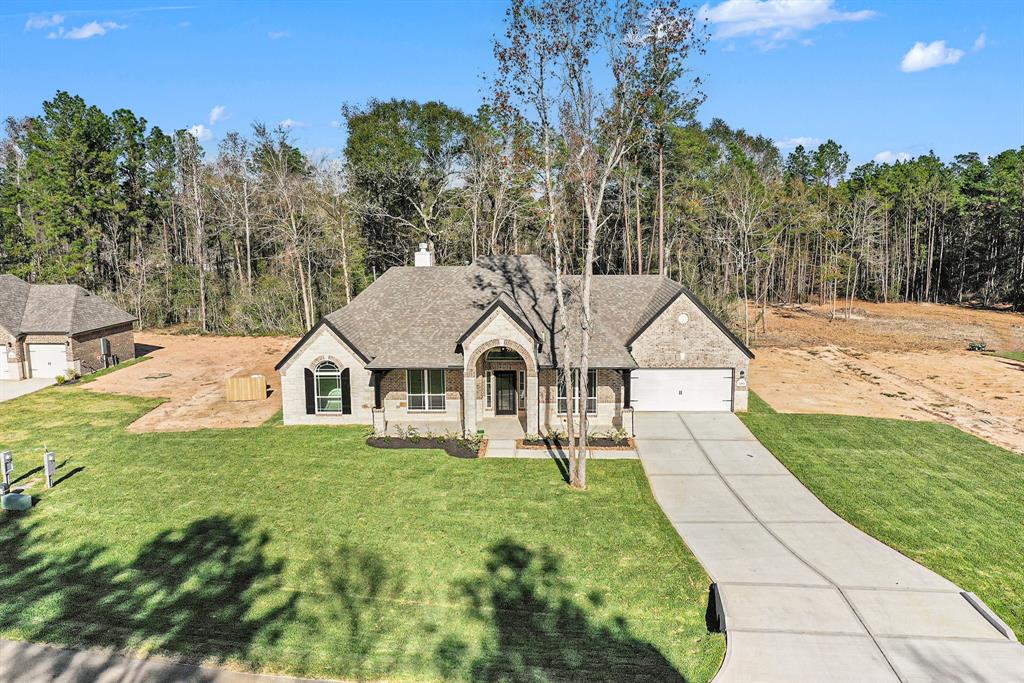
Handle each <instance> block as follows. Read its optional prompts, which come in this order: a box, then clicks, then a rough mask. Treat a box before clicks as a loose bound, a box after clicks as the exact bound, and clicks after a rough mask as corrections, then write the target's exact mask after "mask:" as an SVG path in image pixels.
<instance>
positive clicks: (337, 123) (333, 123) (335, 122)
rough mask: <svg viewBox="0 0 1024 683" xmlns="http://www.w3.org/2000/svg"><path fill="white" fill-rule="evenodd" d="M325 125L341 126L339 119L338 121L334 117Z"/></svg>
mask: <svg viewBox="0 0 1024 683" xmlns="http://www.w3.org/2000/svg"><path fill="white" fill-rule="evenodd" d="M327 125H328V126H330V127H331V128H341V121H338V120H337V119H335V120H333V121H331V122H330V123H328V124H327Z"/></svg>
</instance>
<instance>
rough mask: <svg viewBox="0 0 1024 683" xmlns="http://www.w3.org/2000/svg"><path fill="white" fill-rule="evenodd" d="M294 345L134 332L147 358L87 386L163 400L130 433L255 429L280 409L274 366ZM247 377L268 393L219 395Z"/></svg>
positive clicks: (287, 340) (290, 342) (286, 341)
mask: <svg viewBox="0 0 1024 683" xmlns="http://www.w3.org/2000/svg"><path fill="white" fill-rule="evenodd" d="M295 341H296V340H295V339H293V338H290V337H201V336H196V335H172V334H159V333H154V332H146V331H143V332H138V333H136V335H135V346H136V352H137V353H145V354H146V355H148V356H149V357H150V359H149V360H147V361H146V362H145V363H137V364H135V365H133V366H131V367H126V368H123V369H119V370H117V371H116V372H111V373H109V374H106V375H103V376H101V377H98V378H96V380H95V381H93V382H91V383H89V384H88V385H87V387H86V388H87V389H88V390H90V391H98V392H103V393H113V394H128V395H131V396H148V397H160V398H166V399H167V400H166V401H165V402H164V403H163V404H162V405H160V406H159V407H157V408H156V409H154V410H152V411H150V412H148V413H146V414H144V415H142V416H141V417H140V418H139V419H138V420H136V421H135V422H134V423H132V425H131V426H130V427H129V428H128V429H129V431H132V432H175V431H189V430H193V429H204V428H232V427H255V426H257V425H260V424H263V423H264V422H266V421H267V419H269V418H270V417H271V416H272V415H274V413H276V412H277V411H279V410H280V409H281V395H280V389H281V378H280V376H279V375H278V374H277V371H276V370H274V365H276V364H277V362H278V361H279V360H281V358H282V357H283V356H284V354H285V353H287V352H288V349H290V348H291V347H292V345H293V344H295ZM251 374H262V375H264V376H265V377H266V378H267V384H269V385H270V395H269V396H268V397H267V398H266V399H264V400H262V401H245V402H236V403H229V402H228V401H227V399H226V397H225V394H224V384H225V381H226V380H227V379H228V377H233V376H235V375H251Z"/></svg>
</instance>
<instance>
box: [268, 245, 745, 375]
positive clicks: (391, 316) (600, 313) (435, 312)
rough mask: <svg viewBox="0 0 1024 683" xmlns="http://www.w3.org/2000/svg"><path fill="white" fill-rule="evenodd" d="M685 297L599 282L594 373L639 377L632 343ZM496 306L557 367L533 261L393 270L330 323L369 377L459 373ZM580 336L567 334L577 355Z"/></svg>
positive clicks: (665, 286) (575, 282) (649, 283)
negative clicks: (462, 344)
mask: <svg viewBox="0 0 1024 683" xmlns="http://www.w3.org/2000/svg"><path fill="white" fill-rule="evenodd" d="M563 282H564V285H565V291H566V308H567V309H568V312H569V313H568V314H569V317H570V319H572V320H578V318H579V315H580V311H581V306H580V291H579V290H580V285H581V278H580V277H579V276H570V277H566V278H564V279H563ZM683 292H686V293H687V295H688V296H690V297H691V298H694V300H695V301H696V299H695V297H693V295H692V294H691V293H689V292H687V291H686V290H685V288H683V286H682V285H680V284H679V283H677V282H674V281H672V280H670V279H668V278H665V277H661V276H658V275H595V276H594V279H593V283H592V288H591V310H592V316H593V325H592V328H591V329H592V335H591V342H590V344H591V353H590V364H591V366H592V367H604V368H635V367H636V361H634V360H633V357H632V355H630V353H629V349H628V346H629V343H630V342H631V341H632V339H633V337H634V336H635V335H636V334H637V333H638V332H639V331H641V330H642V329H643V328H644V327H645V326H646V325H647V324H648V323H649V322H650V321H651V319H652V318H653V317H654V316H656V315H658V314H659V313H660V312H661V311H662V310H664V308H665V307H666V306H667V305H668V304H670V303H671V302H672V301H674V300H675V298H676V297H678V296H679V295H680V294H681V293H683ZM499 299H500V300H501V301H502V302H504V303H505V304H506V305H507V306H508V307H509V308H510V309H511V310H512V312H514V313H515V314H516V317H518V318H519V319H520V320H521V321H522V324H524V325H525V326H526V327H527V328H528V329H527V331H528V332H529V333H530V334H532V335H533V336H534V337H535V338H537V340H538V341H539V344H538V346H539V353H538V355H539V361H540V364H541V366H543V367H552V366H554V365H555V364H556V363H555V358H556V357H557V356H555V355H553V353H552V352H553V350H556V349H557V352H558V354H559V355H560V353H561V348H562V345H563V344H564V343H565V341H566V339H565V330H564V329H562V326H561V325H560V324H559V320H560V319H559V317H558V315H557V308H558V306H557V297H556V295H555V277H554V272H553V271H552V270H551V268H550V267H548V265H547V264H546V263H545V262H544V261H543V260H542V259H541V258H539V257H537V256H497V257H486V258H480V259H477V260H476V261H475V262H474V263H473V264H472V265H468V266H431V267H408V266H407V267H397V268H391V269H390V270H388V271H387V272H385V273H384V275H382V276H381V277H379V278H378V279H377V280H376V281H375V282H374V283H373V284H372V285H370V286H369V287H368V288H367V289H366V290H364V291H363V292H362V293H360V294H359V296H357V297H356V298H354V299H353V300H352V302H351V303H349V304H348V305H347V306H345V307H343V308H340V309H338V310H336V311H334V312H333V313H329V314H328V315H327V316H325V318H324V322H326V323H327V324H329V325H330V326H331V327H332V328H334V329H335V330H336V331H337V332H338V333H340V334H341V335H343V336H344V337H345V338H346V340H347V341H348V342H349V343H350V344H351V345H352V346H354V347H355V348H356V351H358V352H359V353H360V354H362V355H363V356H364V357H366V358H369V359H371V360H370V363H369V364H368V365H367V367H370V368H373V369H389V368H408V367H427V368H445V367H462V362H463V358H462V355H461V353H460V352H459V351H460V350H459V341H460V340H461V339H462V337H463V335H464V334H465V333H466V332H467V331H468V330H469V329H470V328H471V327H472V326H473V325H474V323H476V322H477V321H478V320H479V319H480V317H481V316H482V315H485V314H486V313H487V311H488V309H489V308H490V307H491V306H492V305H493V304H494V303H495V301H497V300H499ZM697 305H698V306H700V303H699V302H697ZM702 308H703V307H702ZM704 310H705V312H706V313H707V314H708V315H709V316H711V314H710V312H708V311H707V310H706V309H704ZM711 318H712V320H714V321H715V323H716V324H718V325H719V326H721V327H722V329H723V330H725V331H726V333H727V334H730V333H729V332H728V330H726V329H725V327H724V326H722V325H721V323H719V322H718V321H717V320H715V319H714V316H711ZM578 328H579V326H578V325H576V324H574V325H572V326H570V334H569V341H570V343H572V345H573V348H575V349H579V329H578ZM730 338H732V339H733V341H736V342H737V343H739V342H738V340H736V339H735V337H732V335H731V334H730ZM301 346H302V343H301V342H300V343H299V344H298V345H296V347H295V348H296V349H298V348H299V347H301ZM740 346H741V348H745V347H743V346H742V344H740ZM290 356H291V354H289V355H288V356H285V358H283V359H282V360H281V363H280V364H279V367H280V366H281V365H283V364H284V363H285V362H287V360H288V358H289V357H290Z"/></svg>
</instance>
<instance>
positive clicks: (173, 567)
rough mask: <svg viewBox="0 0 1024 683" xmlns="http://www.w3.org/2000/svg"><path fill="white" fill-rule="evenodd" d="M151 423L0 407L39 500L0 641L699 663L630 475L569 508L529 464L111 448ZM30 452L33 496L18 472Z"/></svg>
mask: <svg viewBox="0 0 1024 683" xmlns="http://www.w3.org/2000/svg"><path fill="white" fill-rule="evenodd" d="M154 362H155V361H146V362H144V363H139V364H138V365H137V366H135V367H133V368H127V369H125V372H128V371H131V370H135V369H139V370H144V371H146V372H151V371H152V367H147V366H151V365H152V364H153V363H154ZM117 374H118V373H117V372H115V373H113V375H110V376H116V375H117ZM98 382H99V380H97V383H98ZM158 404H159V399H147V398H137V397H129V396H120V395H114V394H106V393H96V392H92V391H87V390H86V389H84V388H80V387H56V388H51V389H46V390H43V391H41V392H38V393H36V394H32V395H30V396H26V397H23V398H20V399H17V400H15V401H11V402H9V403H5V404H3V405H2V406H0V434H2V435H3V437H2V438H3V441H4V443H3V446H4V447H10V448H13V449H14V452H15V454H16V458H17V461H16V464H17V467H18V469H17V470H16V471H15V476H16V477H18V481H17V485H18V486H24V487H27V488H28V489H29V491H31V492H32V493H33V494H34V495H36V496H37V497H38V503H37V505H36V507H35V508H34V509H33V510H32V511H31V512H29V513H25V514H23V515H20V516H14V515H7V516H2V517H0V547H2V548H3V552H2V553H0V595H3V596H4V599H3V600H2V601H0V637H5V638H16V639H23V640H32V641H37V642H50V643H61V644H71V645H90V646H101V647H109V648H113V649H116V650H119V651H128V652H143V653H151V652H152V653H165V654H174V655H181V656H184V657H186V658H188V659H190V660H196V661H204V662H208V663H216V664H223V665H227V666H232V667H239V668H246V669H252V670H261V671H266V672H285V673H291V674H301V675H309V676H324V677H334V678H349V679H358V680H380V679H386V680H400V681H424V680H450V681H466V680H580V681H584V680H585V681H622V680H631V681H652V682H653V681H680V682H681V681H683V680H686V681H705V680H708V679H710V678H711V677H712V676H713V675H714V674H715V672H716V671H717V669H718V666H719V664H720V663H721V661H722V657H723V655H724V651H725V640H724V637H722V636H721V635H717V634H709V633H708V631H707V628H706V624H705V610H706V605H707V596H708V584H709V581H710V580H709V578H708V577H707V575H706V574H705V573H704V571H703V570H702V569H701V567H700V565H699V564H698V563H697V561H696V559H695V558H694V557H693V556H692V555H691V554H690V553H689V551H688V550H687V549H686V547H685V546H684V545H683V543H682V541H681V540H680V539H679V537H678V535H677V534H676V532H675V530H674V529H673V528H672V526H671V525H670V524H669V522H668V521H667V520H666V518H665V517H664V515H663V514H662V512H661V510H660V508H659V507H658V505H657V503H656V502H655V501H654V499H653V497H652V495H651V492H650V488H649V487H648V484H647V481H646V479H645V478H644V474H643V471H642V469H641V467H640V464H639V463H638V462H635V461H595V462H593V463H592V464H591V466H590V467H589V468H588V472H589V474H590V477H589V478H590V484H591V485H590V488H589V490H588V491H586V492H582V493H580V492H574V491H572V490H571V489H569V487H568V486H566V485H565V483H564V481H563V480H562V478H561V474H560V472H559V470H558V468H557V467H556V466H555V464H554V463H552V462H549V461H539V460H538V461H533V460H486V459H484V460H462V459H458V458H452V457H448V456H447V455H445V454H444V452H442V451H427V450H387V451H385V450H378V449H374V448H370V447H368V446H367V445H366V443H365V437H366V433H365V431H364V430H363V429H360V428H345V427H326V428H325V427H285V426H282V425H280V424H277V421H276V420H271V422H270V423H269V424H267V425H264V426H261V427H256V428H250V429H220V430H202V431H193V432H179V433H148V434H134V433H129V432H127V431H126V430H125V427H127V426H128V425H129V424H130V423H132V422H134V421H135V420H136V419H137V418H138V417H139V416H140V415H142V414H143V413H144V412H145V411H147V410H150V409H152V408H154V407H155V406H157V405H158ZM44 439H45V441H46V443H47V444H48V445H49V446H50V447H51V448H53V449H55V450H56V452H57V454H58V462H60V463H62V464H61V466H60V469H59V470H58V476H59V483H58V484H57V486H56V487H55V488H54V489H51V490H48V491H47V490H45V489H43V488H42V487H43V483H42V476H41V474H40V473H39V471H38V469H36V470H28V471H26V470H27V468H30V467H32V466H33V464H34V462H33V461H34V460H35V459H36V458H35V457H34V456H33V457H31V459H30V454H38V453H40V449H41V447H42V441H43V440H44Z"/></svg>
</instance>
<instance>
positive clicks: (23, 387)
mask: <svg viewBox="0 0 1024 683" xmlns="http://www.w3.org/2000/svg"><path fill="white" fill-rule="evenodd" d="M56 383H57V380H55V379H53V378H50V377H30V378H28V379H22V380H13V379H0V403H2V402H4V401H10V400H11V399H12V398H18V397H19V396H24V395H25V394H31V393H32V392H33V391H39V390H40V389H44V388H46V387H48V386H50V385H52V384H56Z"/></svg>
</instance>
